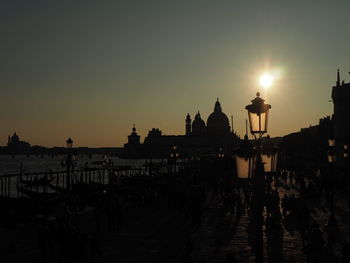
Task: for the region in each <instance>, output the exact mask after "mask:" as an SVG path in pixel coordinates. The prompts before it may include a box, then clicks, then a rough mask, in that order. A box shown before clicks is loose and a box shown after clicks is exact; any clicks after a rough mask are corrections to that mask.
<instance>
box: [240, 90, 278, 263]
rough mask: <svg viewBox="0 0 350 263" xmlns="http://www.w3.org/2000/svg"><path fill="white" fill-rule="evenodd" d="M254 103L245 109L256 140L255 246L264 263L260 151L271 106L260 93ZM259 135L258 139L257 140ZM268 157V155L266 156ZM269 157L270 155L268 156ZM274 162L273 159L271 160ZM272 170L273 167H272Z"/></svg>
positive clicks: (258, 259) (257, 256)
mask: <svg viewBox="0 0 350 263" xmlns="http://www.w3.org/2000/svg"><path fill="white" fill-rule="evenodd" d="M251 102H252V103H251V104H249V105H247V106H246V107H245V108H246V110H247V111H248V118H249V124H250V132H251V134H252V135H253V136H254V139H255V144H256V145H255V151H253V152H252V154H255V160H254V161H253V163H255V164H254V166H253V168H254V169H252V171H253V173H252V176H251V177H252V179H253V180H252V181H253V195H252V202H251V204H252V208H253V209H252V210H253V215H254V218H255V231H256V239H255V240H256V244H255V262H257V263H261V262H263V257H264V244H263V242H264V240H263V223H264V215H263V211H264V202H265V201H264V200H265V171H264V164H263V162H262V155H261V154H262V153H266V152H263V151H262V150H261V149H260V144H261V142H260V140H261V137H262V136H263V134H264V133H266V132H267V124H268V118H269V110H270V109H271V105H269V104H265V101H264V100H263V99H262V98H260V93H259V92H258V93H256V98H255V99H253V100H252V101H251ZM257 135H258V139H257ZM265 155H266V154H265ZM266 156H268V155H266ZM270 156H271V155H270ZM269 160H271V161H272V158H269ZM270 169H272V166H271V165H270Z"/></svg>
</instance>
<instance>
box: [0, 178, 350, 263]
mask: <svg viewBox="0 0 350 263" xmlns="http://www.w3.org/2000/svg"><path fill="white" fill-rule="evenodd" d="M272 185H273V187H272V188H273V189H276V190H277V191H278V195H279V198H280V200H282V198H283V197H284V196H285V195H286V194H287V195H295V196H296V198H299V196H300V192H299V188H298V187H297V186H296V185H294V184H293V183H288V184H284V185H278V187H277V185H276V184H272ZM235 193H236V194H237V195H236V197H235V198H233V199H231V197H227V196H224V195H223V196H222V195H217V194H213V193H212V192H209V193H207V195H206V196H207V198H206V199H205V201H204V206H203V213H202V216H201V218H200V220H199V221H196V222H195V223H194V222H193V218H191V217H190V216H189V215H188V213H187V212H186V211H181V210H176V209H175V210H174V209H171V208H166V207H165V208H164V207H161V208H160V207H157V206H154V207H149V206H145V205H143V204H139V205H135V204H132V203H130V202H129V203H128V202H126V203H125V204H123V206H122V211H123V219H122V222H121V221H120V222H119V223H118V224H116V225H112V226H111V225H110V222H109V219H108V217H106V216H101V217H100V220H99V221H98V225H97V223H96V222H97V221H96V213H98V211H97V210H96V209H95V208H93V207H87V208H86V209H85V210H84V211H81V212H79V213H77V214H76V215H74V216H72V220H73V221H74V225H75V226H76V227H77V228H78V229H72V230H71V231H72V233H83V235H80V234H79V235H77V237H78V238H76V236H75V235H72V239H71V240H73V241H70V242H72V243H71V244H70V246H71V251H70V252H69V253H71V254H69V255H65V256H64V257H62V255H61V253H62V248H61V247H60V246H58V245H57V244H54V243H52V245H50V246H49V247H48V248H47V251H46V253H47V256H46V261H45V262H53V263H54V262H114V261H117V262H126V263H128V262H130V263H131V262H171V263H172V262H174V263H175V262H176V263H183V262H196V263H197V262H198V263H200V262H202V263H203V262H213V263H220V262H222V263H225V262H230V261H227V258H228V257H230V255H234V257H235V258H236V261H237V262H240V263H244V262H247V263H248V262H254V261H255V257H254V235H255V233H254V230H253V227H252V222H253V220H252V218H251V211H250V209H249V206H248V205H247V202H246V200H245V195H244V193H243V191H242V190H239V191H237V190H236V192H235ZM306 202H307V206H308V208H309V209H310V214H311V221H312V222H311V224H315V223H317V224H318V225H319V226H320V230H321V231H322V237H323V239H324V241H325V247H324V248H325V249H326V247H327V246H326V245H327V239H328V234H327V228H326V224H327V221H328V219H329V215H330V212H329V204H328V203H327V201H326V200H325V199H323V198H321V199H319V200H312V199H310V200H309V199H308V200H306ZM335 203H336V207H335V211H336V212H335V218H336V221H337V226H338V229H339V236H338V238H337V240H336V242H335V244H334V245H333V246H332V247H331V249H330V251H331V252H330V253H331V254H332V255H331V256H332V257H333V258H334V259H340V257H341V249H342V247H343V246H344V245H345V244H346V243H347V242H349V233H350V226H349V221H348V218H349V217H350V209H349V207H348V206H347V204H346V202H345V201H344V200H343V199H342V198H341V196H340V195H336V202H335ZM265 212H266V210H265ZM282 214H283V211H282V209H281V207H280V203H279V205H278V211H277V216H278V218H280V219H279V220H277V221H275V222H273V221H271V220H270V219H268V220H266V221H265V225H264V262H308V261H307V253H306V250H305V246H303V242H302V236H301V234H300V228H299V225H298V221H297V220H295V218H294V217H293V213H291V214H290V215H289V216H288V215H287V216H286V215H282ZM265 216H267V214H266V213H265ZM51 220H55V218H52V219H51ZM40 222H41V221H40V218H38V219H36V220H34V221H33V222H31V223H29V224H26V225H19V226H17V227H16V228H14V229H6V230H5V229H1V230H0V233H1V238H0V248H1V249H0V257H1V258H2V259H4V261H2V262H4V263H6V262H11V263H12V262H21V263H23V262H28V263H31V262H33V263H34V262H40V260H39V259H40V258H41V252H42V251H41V249H40V241H39V239H38V237H39V236H40V233H41V232H40V231H41V223H40ZM82 237H86V239H82ZM68 240H70V239H68ZM83 240H85V241H83ZM84 242H85V243H84ZM45 247H46V246H45ZM327 249H328V248H327ZM76 251H79V253H80V255H81V257H80V259H79V260H78V259H77V258H78V257H77V256H76V253H77V252H76ZM65 253H67V252H65ZM320 253H323V252H322V251H321V252H320ZM63 258H64V259H65V261H62V260H63ZM67 258H68V261H67ZM325 262H327V261H325Z"/></svg>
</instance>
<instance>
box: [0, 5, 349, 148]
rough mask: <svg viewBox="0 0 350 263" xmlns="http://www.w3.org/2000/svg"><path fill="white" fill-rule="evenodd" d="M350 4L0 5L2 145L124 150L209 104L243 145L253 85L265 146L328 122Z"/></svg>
mask: <svg viewBox="0 0 350 263" xmlns="http://www.w3.org/2000/svg"><path fill="white" fill-rule="evenodd" d="M349 12H350V1H345V0H344V1H311V0H310V1H306V0H303V1H281V0H279V1H261V0H256V1H248V0H245V1H233V0H231V1H219V0H215V1H214V0H213V1H204V0H201V1H191V0H187V1H175V0H173V1H166V0H161V1H151V0H147V1H146V0H140V1H132V0H125V1H116V0H114V1H102V0H98V1H97V0H96V1H88V0H81V1H73V0H69V1H62V0H60V1H47V0H45V1H34V0H31V1H28V0H23V1H16V0H9V1H5V0H1V1H0V34H1V38H0V40H1V41H0V87H1V94H0V98H1V104H0V105H1V106H0V145H4V144H5V143H6V140H7V135H8V134H9V133H12V132H13V131H17V133H19V135H20V137H21V138H22V139H24V140H27V141H29V142H30V143H31V144H39V145H45V146H54V145H56V146H62V145H64V144H65V140H66V138H67V137H68V136H71V137H72V138H73V139H74V141H75V142H76V146H122V145H123V144H124V143H125V142H126V141H127V137H126V136H127V135H128V134H129V133H130V131H131V128H132V125H133V124H134V123H135V124H136V127H137V130H138V133H139V134H140V135H141V136H142V138H141V139H142V141H143V139H144V137H145V136H146V135H147V132H148V130H150V129H151V128H153V127H155V128H160V129H161V130H162V131H163V133H164V134H184V132H185V121H184V119H185V116H186V114H187V112H189V113H190V114H191V116H192V118H193V117H194V114H195V112H196V111H198V110H200V112H201V115H202V118H203V119H204V120H205V121H206V119H207V117H208V115H209V114H210V113H211V112H212V111H213V108H214V103H215V101H216V98H217V97H218V98H219V100H220V102H221V105H222V108H223V111H224V112H225V113H226V114H227V115H228V116H230V115H231V114H232V115H233V118H234V124H233V126H234V129H235V131H236V132H237V133H238V134H240V135H241V136H242V135H244V129H245V128H244V126H245V119H246V115H247V113H246V111H245V109H244V107H245V105H247V104H248V103H250V100H252V99H253V98H254V97H255V93H256V92H257V91H258V89H259V85H258V82H257V79H258V76H259V74H261V73H263V72H265V71H270V72H273V74H278V75H277V76H278V79H276V81H275V83H274V85H273V86H272V87H271V88H270V89H269V90H268V93H267V92H265V91H262V92H261V93H262V97H263V98H266V99H267V101H268V102H269V103H270V104H271V105H272V109H271V115H270V122H269V133H270V134H271V136H280V135H285V134H288V133H290V132H294V131H297V130H299V129H300V128H302V127H307V126H309V125H310V124H316V123H317V120H318V118H320V117H322V116H325V115H329V114H331V113H332V103H331V102H329V100H330V94H331V87H332V85H334V84H335V81H336V70H337V68H338V67H339V68H340V70H341V73H342V76H341V77H342V79H345V80H346V81H347V82H348V81H349V79H350V76H349V75H348V74H347V72H348V71H350V55H349V54H350V49H349V47H350V26H349Z"/></svg>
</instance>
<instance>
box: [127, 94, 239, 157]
mask: <svg viewBox="0 0 350 263" xmlns="http://www.w3.org/2000/svg"><path fill="white" fill-rule="evenodd" d="M238 143H239V138H238V136H237V135H236V134H235V132H234V130H233V128H232V127H230V123H229V119H228V117H227V115H226V114H225V113H224V112H223V111H222V108H221V104H220V102H219V99H217V101H216V102H215V105H214V111H213V112H212V113H211V114H210V115H209V117H208V119H207V123H205V121H204V120H203V119H202V117H201V115H200V112H199V111H198V112H197V113H196V115H195V117H194V120H193V121H192V119H191V116H190V114H189V113H188V114H187V116H186V118H185V135H162V131H161V130H160V129H158V128H153V129H151V130H150V131H149V132H148V135H147V137H146V138H145V140H144V142H143V144H141V142H140V136H139V135H138V134H137V132H136V127H135V125H134V127H133V128H132V132H131V134H130V135H129V136H128V142H127V143H126V144H125V145H124V149H123V153H122V156H123V157H126V158H141V157H146V158H152V157H153V158H164V157H165V158H166V157H168V156H169V153H170V151H171V149H173V147H174V146H176V147H177V149H178V151H179V154H180V156H182V157H197V156H210V155H216V154H217V153H218V152H219V151H224V152H232V151H233V149H235V147H236V146H237V145H238Z"/></svg>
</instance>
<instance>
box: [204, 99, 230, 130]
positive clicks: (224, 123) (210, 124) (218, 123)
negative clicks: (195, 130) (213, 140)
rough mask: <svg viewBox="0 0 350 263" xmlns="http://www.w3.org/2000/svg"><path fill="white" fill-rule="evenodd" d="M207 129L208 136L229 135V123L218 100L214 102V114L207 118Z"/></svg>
mask: <svg viewBox="0 0 350 263" xmlns="http://www.w3.org/2000/svg"><path fill="white" fill-rule="evenodd" d="M207 129H208V133H209V134H210V135H225V134H229V133H230V123H229V120H228V118H227V116H226V114H225V113H223V112H222V109H221V105H220V102H219V99H218V100H217V101H216V102H215V106H214V112H213V113H212V114H210V115H209V117H208V120H207Z"/></svg>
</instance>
